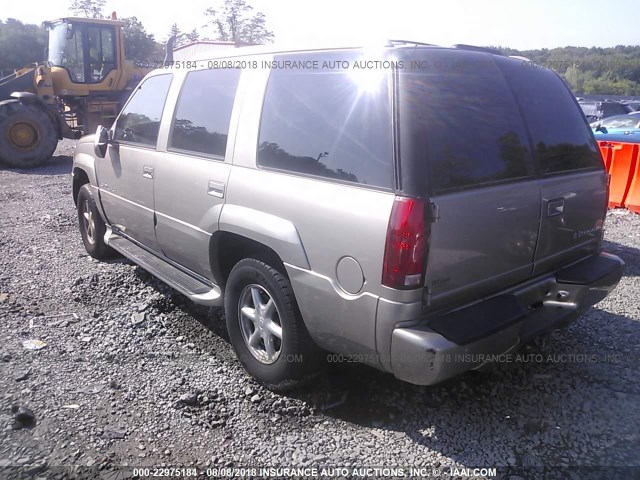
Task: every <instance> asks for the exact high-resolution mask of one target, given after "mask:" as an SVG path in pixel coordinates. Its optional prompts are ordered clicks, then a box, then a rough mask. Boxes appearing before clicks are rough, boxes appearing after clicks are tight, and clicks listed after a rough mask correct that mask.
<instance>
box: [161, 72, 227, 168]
mask: <svg viewBox="0 0 640 480" xmlns="http://www.w3.org/2000/svg"><path fill="white" fill-rule="evenodd" d="M239 78H240V70H235V69H219V70H200V71H197V72H191V73H189V74H188V75H187V78H186V80H185V82H184V85H183V86H182V91H181V92H180V98H179V99H178V105H177V106H176V113H175V117H174V121H173V130H172V133H171V138H170V139H169V148H177V149H180V150H189V151H193V152H200V153H205V154H209V155H217V156H221V157H224V153H225V150H226V147H227V135H228V133H229V121H230V120H231V110H232V109H233V100H234V98H235V94H236V88H237V87H238V80H239Z"/></svg>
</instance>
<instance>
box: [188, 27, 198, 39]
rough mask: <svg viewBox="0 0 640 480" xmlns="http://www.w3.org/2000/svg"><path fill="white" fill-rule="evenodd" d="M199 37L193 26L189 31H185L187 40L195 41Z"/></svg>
mask: <svg viewBox="0 0 640 480" xmlns="http://www.w3.org/2000/svg"><path fill="white" fill-rule="evenodd" d="M199 39H200V34H199V33H198V31H197V30H196V29H195V28H194V29H193V30H191V33H187V40H189V41H190V42H195V41H197V40H199Z"/></svg>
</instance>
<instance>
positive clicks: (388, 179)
mask: <svg viewBox="0 0 640 480" xmlns="http://www.w3.org/2000/svg"><path fill="white" fill-rule="evenodd" d="M356 58H357V57H356V56H354V55H353V54H352V55H350V56H345V54H341V55H340V56H331V57H329V56H327V54H323V55H320V54H318V55H305V56H304V57H302V56H299V55H283V56H280V57H276V59H275V60H276V61H278V62H284V61H290V62H293V61H300V60H302V61H304V62H313V61H317V62H318V63H317V64H316V68H312V69H297V68H292V66H293V65H294V64H289V65H290V67H291V68H286V66H285V64H282V65H283V66H284V68H278V69H274V70H273V71H272V73H271V77H270V78H269V84H268V86H267V92H266V95H265V100H264V106H263V111H262V120H261V124H260V139H259V142H258V164H259V165H261V166H264V167H272V168H277V169H281V170H287V171H292V172H301V173H305V174H310V175H319V176H322V177H328V178H334V179H338V180H345V181H350V182H357V183H362V184H367V185H375V186H380V187H389V188H390V187H391V186H392V185H393V183H392V182H393V154H392V148H391V114H390V109H389V100H388V95H389V94H388V81H389V70H384V69H380V70H376V69H360V70H358V71H355V72H354V71H353V70H352V69H351V68H345V69H342V68H338V67H337V65H338V64H336V63H333V64H331V63H327V64H324V63H323V62H325V61H326V62H335V61H338V60H339V61H346V62H347V63H348V64H349V65H351V64H352V63H353V61H354V60H355V59H356ZM307 65H309V63H307ZM323 65H324V66H326V67H327V68H322V67H323ZM344 65H346V64H344Z"/></svg>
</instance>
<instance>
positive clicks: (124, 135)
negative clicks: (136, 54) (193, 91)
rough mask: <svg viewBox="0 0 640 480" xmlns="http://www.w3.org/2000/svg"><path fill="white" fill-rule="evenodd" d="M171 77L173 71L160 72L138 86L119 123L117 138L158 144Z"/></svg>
mask: <svg viewBox="0 0 640 480" xmlns="http://www.w3.org/2000/svg"><path fill="white" fill-rule="evenodd" d="M171 79H172V75H158V76H157V77H151V78H148V79H147V80H145V81H144V83H142V84H141V85H140V86H139V87H138V88H137V89H136V91H135V93H134V94H133V97H132V98H131V100H130V101H129V103H128V104H127V106H126V107H125V108H124V110H122V113H121V115H120V118H119V119H118V123H117V124H116V133H115V139H116V140H121V141H124V142H132V143H139V144H141V145H149V146H154V147H155V145H156V142H157V141H158V131H159V130H160V119H161V118H162V110H163V108H164V102H165V99H166V98H167V92H168V91H169V86H171Z"/></svg>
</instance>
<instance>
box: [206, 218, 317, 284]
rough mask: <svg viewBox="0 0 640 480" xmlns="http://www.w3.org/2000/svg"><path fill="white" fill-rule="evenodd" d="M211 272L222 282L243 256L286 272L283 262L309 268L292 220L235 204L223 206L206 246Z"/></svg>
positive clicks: (224, 281)
mask: <svg viewBox="0 0 640 480" xmlns="http://www.w3.org/2000/svg"><path fill="white" fill-rule="evenodd" d="M209 252H210V262H211V271H212V273H213V275H214V278H216V280H217V281H218V282H220V283H221V285H224V284H225V283H226V280H227V277H228V275H229V273H230V272H231V269H232V268H233V266H234V265H235V264H236V263H237V262H238V261H240V260H242V259H243V258H258V259H259V260H263V261H266V262H271V266H273V267H274V268H277V269H279V270H280V271H281V272H282V273H283V274H284V275H287V272H286V269H285V267H284V264H285V263H288V264H291V265H295V266H297V267H300V268H306V269H308V268H310V267H309V260H308V258H307V254H306V252H305V250H304V247H303V245H302V240H301V239H300V235H299V234H298V231H297V229H296V227H295V226H294V225H293V223H292V222H290V221H289V220H286V219H284V218H281V217H277V216H275V215H271V214H268V213H265V212H260V211H258V210H255V209H251V208H247V207H241V206H237V205H225V206H224V207H223V209H222V213H221V214H220V220H219V229H218V231H216V232H215V233H214V234H213V235H212V236H211V240H210V245H209Z"/></svg>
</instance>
